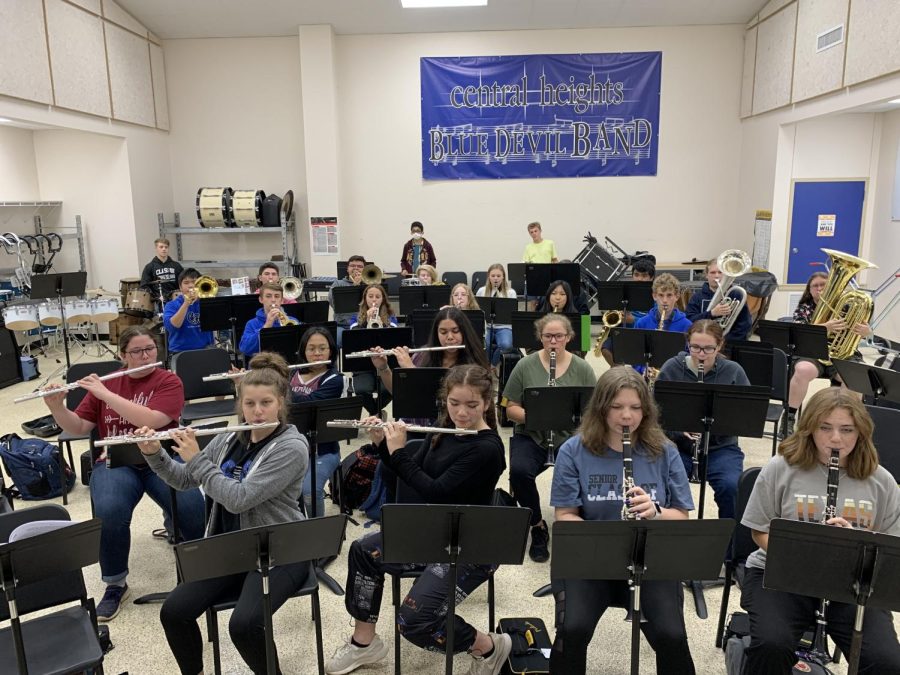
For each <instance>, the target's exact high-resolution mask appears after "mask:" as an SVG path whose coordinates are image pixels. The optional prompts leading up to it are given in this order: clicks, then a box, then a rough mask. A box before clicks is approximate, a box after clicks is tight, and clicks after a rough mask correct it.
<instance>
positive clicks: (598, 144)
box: [421, 52, 662, 180]
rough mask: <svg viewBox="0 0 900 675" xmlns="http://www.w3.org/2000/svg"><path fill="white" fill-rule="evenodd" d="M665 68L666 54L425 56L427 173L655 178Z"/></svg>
mask: <svg viewBox="0 0 900 675" xmlns="http://www.w3.org/2000/svg"><path fill="white" fill-rule="evenodd" d="M661 68H662V53H661V52H635V53H617V54H542V55H530V56H468V57H448V58H423V59H421V78H422V176H423V178H424V179H425V180H447V179H481V178H551V177H553V178H555V177H575V176H655V175H656V163H657V154H658V149H659V95H660V72H661Z"/></svg>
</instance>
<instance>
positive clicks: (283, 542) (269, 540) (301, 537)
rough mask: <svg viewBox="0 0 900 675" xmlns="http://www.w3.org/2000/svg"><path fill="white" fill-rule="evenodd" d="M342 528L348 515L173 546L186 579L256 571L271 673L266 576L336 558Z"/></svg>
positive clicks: (272, 648)
mask: <svg viewBox="0 0 900 675" xmlns="http://www.w3.org/2000/svg"><path fill="white" fill-rule="evenodd" d="M346 527H347V517H346V516H345V515H343V514H341V515H339V516H328V517H327V518H313V519H310V520H300V521H296V522H292V523H280V524H278V525H268V526H263V527H254V528H250V529H246V530H237V531H236V532H228V533H227V534H218V535H214V536H212V537H206V538H204V539H195V540H194V541H189V542H186V543H184V544H178V546H176V547H175V559H176V562H177V565H178V570H179V572H180V573H181V577H182V579H184V580H185V581H203V580H204V579H216V578H219V577H226V576H230V575H232V574H242V573H245V572H254V571H257V570H258V571H259V573H260V574H261V575H262V588H263V597H262V600H263V619H264V624H265V641H266V672H267V673H268V675H275V672H276V668H275V636H274V633H273V628H272V598H271V596H270V595H269V572H270V571H271V569H272V567H274V566H276V565H290V564H292V563H300V562H306V561H312V560H318V559H319V558H329V557H332V556H335V555H337V554H338V553H339V552H340V550H341V543H342V542H343V541H344V531H345V529H346ZM313 602H314V603H315V602H316V600H313ZM314 606H315V605H314ZM318 657H319V663H320V664H321V663H323V662H324V654H322V653H321V650H320V653H319V654H318Z"/></svg>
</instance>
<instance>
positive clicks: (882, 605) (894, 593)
mask: <svg viewBox="0 0 900 675" xmlns="http://www.w3.org/2000/svg"><path fill="white" fill-rule="evenodd" d="M798 560H827V561H828V564H823V565H798V564H797V561H798ZM763 586H764V587H765V588H770V589H773V590H776V591H784V592H787V593H797V594H798V595H807V596H811V597H814V598H825V599H826V600H831V601H833V602H843V603H846V604H849V605H856V620H855V622H854V625H853V634H852V639H851V642H850V654H848V655H847V673H848V675H856V673H857V671H858V670H859V655H860V651H861V649H862V636H863V619H864V618H865V610H866V607H874V608H876V609H885V610H887V611H889V612H896V611H898V610H900V538H898V537H894V536H891V535H887V534H880V533H876V532H869V531H868V530H857V529H849V528H843V527H823V526H822V525H821V524H820V523H804V522H796V521H793V520H785V519H782V518H776V519H775V520H773V521H772V523H771V525H770V527H769V545H768V550H767V553H766V572H765V576H764V577H763Z"/></svg>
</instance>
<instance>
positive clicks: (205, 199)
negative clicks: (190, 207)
mask: <svg viewBox="0 0 900 675" xmlns="http://www.w3.org/2000/svg"><path fill="white" fill-rule="evenodd" d="M233 194H234V193H233V191H232V189H231V188H230V187H217V188H212V187H205V188H200V189H199V190H197V220H198V221H200V226H201V227H234V221H233V220H232V214H231V208H232V206H231V204H232V196H233Z"/></svg>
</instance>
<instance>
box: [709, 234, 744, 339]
mask: <svg viewBox="0 0 900 675" xmlns="http://www.w3.org/2000/svg"><path fill="white" fill-rule="evenodd" d="M716 265H717V266H718V268H719V269H720V270H721V271H722V280H721V281H720V282H719V287H718V288H717V289H716V292H715V294H713V297H712V300H710V301H709V308H710V309H712V308H713V307H715V306H716V305H719V304H721V303H723V302H726V303H728V314H724V315H722V316H720V317H719V318H718V322H719V325H720V326H721V327H722V332H723V333H725V334H726V335H727V334H728V331H730V330H731V327H732V326H733V325H734V322H735V321H737V318H738V316H739V315H740V313H741V310H742V309H744V305H746V304H747V291H745V290H744V289H743V288H741V287H740V286H734V288H732V286H733V285H734V279H735V277H740V276H743V275H745V274H747V272H749V271H750V269H751V267H752V263H751V261H750V256H749V255H747V254H746V253H745V252H744V251H741V250H738V249H736V248H730V249H728V250H726V251H722V253H721V254H720V255H719V257H718V258H716ZM732 292H736V293H737V294H738V295H739V296H740V297H737V298H732V297H731V293H732Z"/></svg>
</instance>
